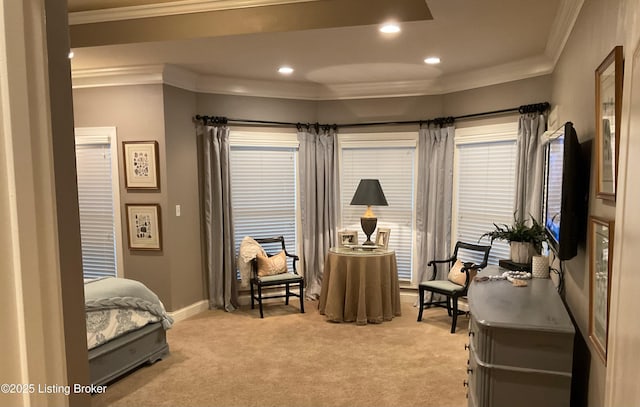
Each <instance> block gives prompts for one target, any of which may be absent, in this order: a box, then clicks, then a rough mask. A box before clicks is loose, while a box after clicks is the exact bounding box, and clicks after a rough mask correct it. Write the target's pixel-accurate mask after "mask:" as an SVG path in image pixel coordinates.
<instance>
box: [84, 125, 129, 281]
mask: <svg viewBox="0 0 640 407" xmlns="http://www.w3.org/2000/svg"><path fill="white" fill-rule="evenodd" d="M116 151H117V149H116V130H115V128H113V127H108V128H106V127H100V128H78V129H76V167H77V173H78V204H79V209H80V237H81V244H82V269H83V274H84V278H97V277H103V276H113V277H115V276H117V275H118V270H122V265H121V261H122V260H121V259H122V250H121V238H120V236H122V233H121V223H120V206H119V204H118V203H119V202H120V199H119V186H118V175H117V174H118V172H117V171H118V170H117V168H118V163H117V154H115V152H116Z"/></svg>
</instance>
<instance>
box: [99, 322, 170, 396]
mask: <svg viewBox="0 0 640 407" xmlns="http://www.w3.org/2000/svg"><path fill="white" fill-rule="evenodd" d="M168 355H169V345H168V344H167V337H166V334H165V330H164V328H163V327H162V323H161V322H156V323H153V324H148V325H145V326H144V327H142V328H140V329H138V330H136V331H132V332H129V333H127V334H125V335H123V336H120V337H118V338H116V339H114V340H112V341H109V342H107V343H105V344H103V345H100V346H98V347H96V348H93V349H91V350H90V351H89V371H90V377H91V384H95V385H104V384H107V383H109V382H111V381H113V380H114V379H116V378H118V377H120V376H122V375H124V374H126V373H127V372H130V371H131V370H133V369H135V368H137V367H138V366H140V365H143V364H145V363H149V364H152V363H155V362H157V361H158V360H161V359H164V358H165V357H166V356H168Z"/></svg>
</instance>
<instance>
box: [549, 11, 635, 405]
mask: <svg viewBox="0 0 640 407" xmlns="http://www.w3.org/2000/svg"><path fill="white" fill-rule="evenodd" d="M619 3H620V2H619V1H617V0H607V1H601V0H587V1H585V3H584V5H583V7H582V10H581V12H580V15H579V16H578V20H577V21H576V24H575V26H574V28H573V31H572V33H571V35H570V37H569V39H568V41H567V44H566V46H565V48H564V51H563V53H562V55H561V57H560V59H559V61H558V64H557V65H556V69H555V71H554V73H553V90H552V95H553V96H552V103H553V104H554V105H557V106H558V107H559V117H558V118H559V121H560V123H563V122H565V121H571V122H573V124H574V127H575V129H576V132H577V133H578V138H579V139H580V141H581V142H584V141H587V140H593V138H594V137H595V120H596V119H595V84H594V77H595V73H594V72H595V69H596V68H597V67H598V66H599V65H600V63H601V62H602V60H603V59H604V58H605V57H606V56H607V55H608V54H609V52H611V50H612V49H613V47H614V46H615V45H618V44H620V41H619V39H618V38H617V36H616V30H615V29H612V28H613V27H616V26H617V25H618V15H619V11H620V10H619ZM625 51H626V52H625V55H628V51H629V50H625ZM594 159H595V156H594V155H593V152H592V158H591V163H592V164H591V172H590V180H591V182H590V192H589V214H590V215H597V216H600V217H603V218H605V219H612V220H613V219H614V218H615V205H611V204H608V203H606V202H604V201H603V200H601V199H596V198H595V182H594V181H595V168H596V166H595V160H594ZM585 240H586V239H585ZM565 284H566V302H567V305H568V307H569V309H570V311H571V314H572V315H573V317H574V319H575V322H576V324H577V327H576V328H577V329H578V330H579V333H581V336H582V337H583V339H584V341H585V342H586V345H587V347H588V349H584V350H583V351H582V352H577V353H576V355H575V357H576V358H577V359H578V362H579V363H585V367H588V368H589V379H588V387H589V390H588V405H591V406H601V405H604V390H605V372H606V370H605V365H604V363H603V361H602V360H601V359H600V358H599V356H598V353H597V352H596V351H595V349H594V348H593V346H592V344H591V343H590V341H589V339H588V329H589V262H588V258H587V255H586V247H585V244H584V243H583V244H582V245H581V246H580V247H579V249H578V255H577V256H576V257H575V258H574V259H572V260H570V261H568V262H565ZM589 356H590V361H589V360H588V358H589ZM580 359H583V360H580Z"/></svg>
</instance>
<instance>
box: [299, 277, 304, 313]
mask: <svg viewBox="0 0 640 407" xmlns="http://www.w3.org/2000/svg"><path fill="white" fill-rule="evenodd" d="M300 313H301V314H304V284H303V283H300Z"/></svg>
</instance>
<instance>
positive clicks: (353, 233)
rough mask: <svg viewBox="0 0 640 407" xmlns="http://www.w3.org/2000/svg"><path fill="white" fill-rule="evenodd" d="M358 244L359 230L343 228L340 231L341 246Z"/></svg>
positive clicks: (339, 240)
mask: <svg viewBox="0 0 640 407" xmlns="http://www.w3.org/2000/svg"><path fill="white" fill-rule="evenodd" d="M357 244H358V231H357V230H343V231H342V232H338V246H339V247H351V246H355V245H357Z"/></svg>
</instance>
